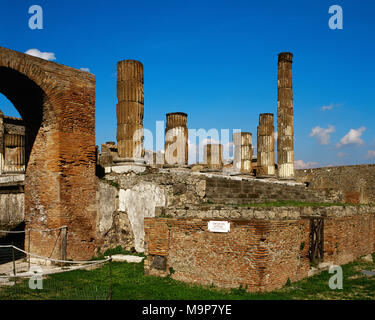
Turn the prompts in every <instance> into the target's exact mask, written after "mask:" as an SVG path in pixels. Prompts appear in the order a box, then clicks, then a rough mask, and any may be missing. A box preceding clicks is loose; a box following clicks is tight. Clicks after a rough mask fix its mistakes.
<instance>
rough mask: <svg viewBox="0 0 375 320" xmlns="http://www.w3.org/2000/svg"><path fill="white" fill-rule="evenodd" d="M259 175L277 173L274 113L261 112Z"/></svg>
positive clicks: (258, 141) (267, 175) (258, 146)
mask: <svg viewBox="0 0 375 320" xmlns="http://www.w3.org/2000/svg"><path fill="white" fill-rule="evenodd" d="M257 151H258V158H257V164H258V167H257V176H259V177H270V176H274V175H275V170H276V169H275V129H274V126H273V114H272V113H261V114H260V115H259V126H258V138H257Z"/></svg>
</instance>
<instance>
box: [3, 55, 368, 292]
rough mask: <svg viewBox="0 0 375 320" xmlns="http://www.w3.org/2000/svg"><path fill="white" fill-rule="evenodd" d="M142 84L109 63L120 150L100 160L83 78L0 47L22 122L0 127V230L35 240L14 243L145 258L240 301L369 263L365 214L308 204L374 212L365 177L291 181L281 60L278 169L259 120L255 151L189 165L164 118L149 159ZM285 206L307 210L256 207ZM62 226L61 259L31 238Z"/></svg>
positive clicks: (207, 149)
mask: <svg viewBox="0 0 375 320" xmlns="http://www.w3.org/2000/svg"><path fill="white" fill-rule="evenodd" d="M143 71H144V70H143V65H142V63H141V62H139V61H135V60H122V61H120V62H119V63H118V64H117V98H118V103H117V107H116V113H117V143H116V142H111V141H109V142H106V143H105V144H102V145H101V150H100V152H99V148H98V147H96V146H95V118H94V116H95V78H94V76H93V75H91V74H89V73H87V72H82V71H79V70H75V69H72V68H69V67H66V66H62V65H59V64H56V63H53V62H48V61H45V60H41V59H38V58H34V57H31V56H28V55H25V54H21V53H18V52H15V51H11V50H8V49H5V48H0V92H2V93H3V94H4V95H5V96H6V97H7V98H8V99H9V100H10V101H11V102H12V103H13V104H14V106H15V108H16V109H17V110H18V111H19V113H20V114H21V116H22V120H20V119H13V118H9V117H7V116H4V115H0V170H1V174H0V205H1V207H2V209H4V208H5V210H4V211H3V212H6V213H5V214H4V213H3V214H2V215H1V216H0V226H1V228H8V229H12V228H14V227H19V225H20V224H21V223H24V224H25V226H24V229H25V230H29V228H32V229H33V231H31V232H27V233H26V237H25V244H26V243H28V240H29V239H30V244H31V246H30V251H31V252H33V253H36V254H39V255H42V256H48V257H57V258H66V259H88V258H91V257H92V256H93V255H94V254H96V253H98V252H103V251H104V250H106V249H108V248H115V247H117V246H119V245H120V246H122V247H123V248H124V249H125V250H128V251H132V252H144V253H145V254H146V261H145V265H144V266H145V272H146V274H151V275H158V276H170V277H172V278H174V279H177V280H182V281H186V282H192V283H201V284H207V285H211V284H214V285H215V286H219V287H226V288H235V287H239V286H240V285H241V286H243V287H246V288H247V289H248V290H249V291H264V290H272V289H275V288H280V287H281V286H282V285H284V284H285V283H286V281H287V280H288V279H289V280H290V281H296V280H299V279H302V278H304V277H307V276H310V275H312V274H314V272H316V271H317V270H315V269H313V268H311V267H310V265H311V264H312V263H317V264H319V263H322V262H324V263H338V264H341V263H346V262H348V261H351V260H353V259H355V258H356V257H358V256H360V255H363V254H368V253H371V252H374V251H375V247H374V246H375V214H374V210H373V208H372V206H370V205H368V206H360V207H359V206H355V207H350V206H342V205H341V206H339V205H334V206H333V205H332V206H327V207H318V206H315V205H314V204H339V203H341V204H342V203H346V202H351V203H362V204H364V203H367V204H368V203H375V191H374V190H373V188H372V186H373V185H375V169H374V166H371V165H370V166H354V167H349V166H347V167H339V168H334V169H332V170H333V171H332V172H335V174H332V173H329V172H328V171H326V170H323V169H313V170H294V164H293V163H294V147H293V140H294V137H293V135H294V132H293V92H292V54H291V53H286V52H284V53H280V54H279V57H278V71H277V72H278V76H277V88H278V101H277V164H275V128H274V114H273V113H260V114H259V126H258V127H257V141H256V143H257V150H256V152H255V151H254V148H253V141H252V138H253V134H252V133H251V132H249V130H248V129H246V131H244V132H236V133H234V134H233V145H234V151H233V160H230V161H228V159H224V156H223V148H224V146H223V144H222V143H221V142H219V143H218V142H217V141H214V139H212V140H210V141H209V142H208V143H207V144H206V145H205V146H204V159H203V162H201V163H190V164H189V161H188V160H189V157H188V147H189V145H188V139H189V136H188V134H189V132H188V125H187V117H188V115H187V114H186V113H183V112H173V113H168V114H167V115H166V120H167V121H166V128H165V131H164V132H163V135H164V134H165V144H164V150H158V151H154V150H148V152H147V153H146V151H145V150H144V146H143V138H144V128H143V115H144V110H146V111H147V106H146V107H145V109H144V76H143ZM275 87H276V85H275ZM20 91H21V92H22V93H23V94H19V92H20ZM275 108H276V101H275ZM254 134H255V133H254ZM146 158H147V159H146ZM157 159H158V161H156V160H157ZM159 160H160V161H159ZM353 177H354V178H353ZM348 179H349V180H350V181H351V183H348ZM23 188H24V190H23ZM282 201H294V202H304V203H306V205H305V206H302V207H291V206H280V207H272V206H257V207H255V206H254V205H255V204H261V205H264V204H269V203H271V202H282ZM10 208H14V210H16V211H17V212H14V211H12V210H10ZM213 222H214V223H213ZM213 225H214V226H215V227H212V226H213ZM62 226H66V227H67V237H66V238H65V239H66V247H64V246H63V245H62V243H61V242H59V241H56V239H57V238H56V234H54V235H52V234H50V233H43V232H40V231H38V230H43V229H44V230H45V229H52V228H60V227H62ZM314 248H317V249H316V250H315V249H314ZM170 270H174V272H173V273H172V272H170Z"/></svg>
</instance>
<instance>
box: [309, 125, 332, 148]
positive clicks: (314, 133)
mask: <svg viewBox="0 0 375 320" xmlns="http://www.w3.org/2000/svg"><path fill="white" fill-rule="evenodd" d="M335 131H336V130H335V127H334V126H331V125H328V128H327V129H324V128H321V127H319V126H317V127H315V128H312V130H311V133H310V137H315V138H317V139H318V141H319V143H320V144H329V139H330V137H331V135H330V134H331V133H332V132H335Z"/></svg>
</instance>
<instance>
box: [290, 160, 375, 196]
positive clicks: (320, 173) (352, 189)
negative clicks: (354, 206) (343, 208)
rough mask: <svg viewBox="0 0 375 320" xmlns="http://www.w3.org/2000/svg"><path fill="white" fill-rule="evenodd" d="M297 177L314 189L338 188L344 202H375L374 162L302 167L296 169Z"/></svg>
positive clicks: (299, 180)
mask: <svg viewBox="0 0 375 320" xmlns="http://www.w3.org/2000/svg"><path fill="white" fill-rule="evenodd" d="M295 178H296V180H297V181H298V182H304V183H306V182H307V183H308V184H309V189H312V190H327V189H329V188H331V189H335V190H338V191H340V192H341V193H342V197H343V199H342V200H343V201H344V202H348V203H375V165H374V164H367V165H353V166H340V167H325V168H316V169H300V170H295Z"/></svg>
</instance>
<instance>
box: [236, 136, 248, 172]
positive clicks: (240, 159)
mask: <svg viewBox="0 0 375 320" xmlns="http://www.w3.org/2000/svg"><path fill="white" fill-rule="evenodd" d="M233 144H234V159H233V169H234V171H236V172H241V173H248V174H249V173H252V169H253V168H252V158H253V147H252V134H251V133H250V132H235V133H233Z"/></svg>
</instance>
